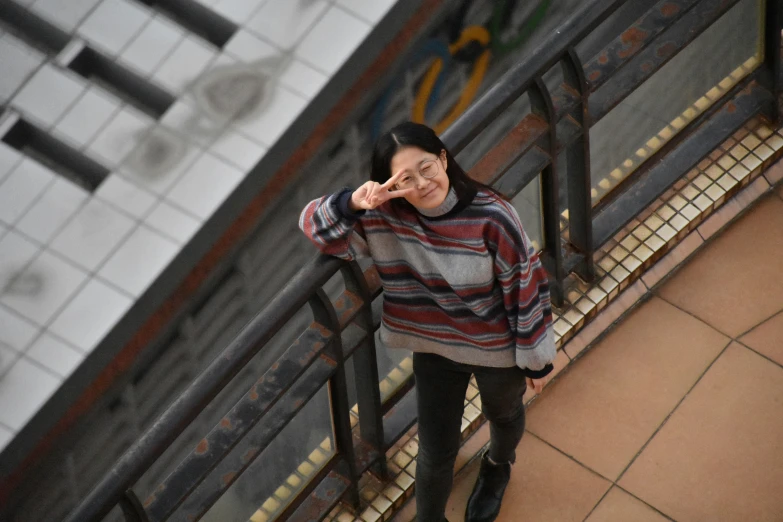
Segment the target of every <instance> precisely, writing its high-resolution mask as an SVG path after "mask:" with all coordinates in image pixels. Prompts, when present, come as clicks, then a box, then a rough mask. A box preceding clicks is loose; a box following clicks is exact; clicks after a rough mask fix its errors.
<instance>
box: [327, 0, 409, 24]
mask: <svg viewBox="0 0 783 522" xmlns="http://www.w3.org/2000/svg"><path fill="white" fill-rule="evenodd" d="M336 3H337V5H339V6H340V7H343V8H345V9H346V10H348V11H351V12H352V13H354V14H355V15H357V16H359V17H360V18H363V19H364V21H365V22H368V23H371V24H373V25H374V24H377V23H378V22H380V21H381V19H382V18H383V16H384V15H385V14H386V13H387V12H388V11H389V9H391V8H392V6H393V5H394V4H395V3H396V0H336Z"/></svg>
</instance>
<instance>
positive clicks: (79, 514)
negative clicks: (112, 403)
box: [65, 255, 343, 522]
mask: <svg viewBox="0 0 783 522" xmlns="http://www.w3.org/2000/svg"><path fill="white" fill-rule="evenodd" d="M342 264H343V261H340V260H339V259H337V258H334V257H329V256H324V255H318V256H316V257H315V258H313V259H312V260H311V261H310V262H309V263H307V264H306V265H305V266H304V267H302V269H301V270H299V272H297V273H296V275H295V276H294V278H293V279H292V280H291V282H290V283H288V284H287V285H286V286H285V287H284V288H283V289H282V290H281V291H280V293H278V294H277V295H276V296H275V297H274V298H272V300H271V301H270V302H269V304H268V305H267V306H265V307H264V309H263V310H262V311H261V312H259V314H258V315H256V316H255V317H254V318H253V319H252V320H251V321H250V322H249V323H248V324H247V325H246V326H245V327H244V328H243V329H242V331H241V332H240V333H239V335H238V336H237V337H236V338H235V339H234V340H233V341H232V342H231V344H229V345H228V346H227V347H226V349H225V350H223V351H222V352H221V354H220V355H219V356H218V357H216V358H215V359H214V360H213V361H212V362H211V363H210V364H209V366H207V368H206V369H205V370H204V371H203V372H201V374H200V375H199V376H198V377H196V379H195V380H194V381H193V382H191V383H190V385H189V386H188V387H187V388H186V389H185V391H183V392H182V394H181V395H180V396H179V397H177V399H176V400H174V402H172V403H171V405H170V406H169V407H168V408H166V411H164V412H163V414H162V415H161V416H160V417H159V418H158V419H157V420H156V421H155V423H154V424H153V425H152V426H151V427H150V428H149V429H148V430H147V431H146V432H144V434H143V435H142V436H141V437H140V438H139V439H138V440H137V441H136V442H135V443H134V444H133V445H132V446H131V447H130V448H129V449H128V450H127V451H126V452H125V453H124V454H123V455H122V457H120V459H119V460H118V461H117V462H116V463H115V465H114V466H112V469H111V471H110V472H109V473H107V474H106V475H105V476H104V477H103V478H102V479H101V481H100V482H99V483H98V484H97V485H96V486H95V487H94V488H93V489H92V490H91V491H90V493H88V494H87V496H86V497H85V499H84V500H83V501H82V502H81V503H80V504H79V506H78V507H77V508H76V509H75V510H74V511H73V512H71V514H70V515H69V516H68V517H67V518H66V519H65V520H66V521H67V522H85V521H88V520H100V519H101V518H102V517H104V516H106V515H107V514H108V513H109V511H111V510H112V508H113V507H114V506H115V505H117V503H118V502H119V501H120V499H121V498H122V496H123V494H124V492H125V490H126V489H127V488H129V487H130V486H131V485H132V484H133V483H135V482H136V481H137V480H138V479H139V478H140V477H141V476H142V475H143V474H144V472H145V471H146V470H147V469H148V468H149V467H150V466H151V465H152V464H153V463H154V462H155V460H156V459H157V458H158V457H160V456H161V455H162V454H163V452H164V451H165V450H166V449H167V448H168V447H169V445H170V444H171V443H172V442H174V440H176V438H177V437H178V436H179V435H180V434H181V433H182V431H183V430H184V429H185V427H187V425H188V424H189V423H190V422H192V421H193V420H194V419H195V418H196V417H197V416H198V415H199V413H201V411H202V410H203V408H204V406H206V405H207V404H208V403H209V401H211V400H212V399H214V398H215V397H216V396H217V394H218V393H219V392H220V391H221V390H222V389H223V388H224V387H225V385H226V384H227V383H228V382H229V381H230V380H231V379H232V378H233V377H234V376H235V375H236V374H237V373H238V372H239V371H240V370H241V369H242V368H243V367H244V366H245V365H246V364H247V362H248V361H249V360H250V359H251V358H252V357H253V356H254V355H255V354H256V353H257V352H258V351H259V350H260V349H261V348H262V347H263V346H264V345H265V344H266V343H267V342H269V340H270V339H272V337H274V335H275V334H276V333H277V332H278V331H279V330H280V329H281V328H282V327H283V326H284V325H285V324H286V322H287V321H288V320H289V319H290V318H291V316H292V315H293V313H295V312H296V311H298V310H299V309H301V308H302V307H303V306H304V305H306V304H307V302H308V300H309V298H310V296H312V295H313V294H315V293H316V292H317V291H318V290H319V289H320V288H321V286H323V285H324V284H325V283H326V282H327V281H328V280H329V278H331V277H332V276H333V275H334V274H336V273H337V272H338V271H339V270H340V267H341V266H342Z"/></svg>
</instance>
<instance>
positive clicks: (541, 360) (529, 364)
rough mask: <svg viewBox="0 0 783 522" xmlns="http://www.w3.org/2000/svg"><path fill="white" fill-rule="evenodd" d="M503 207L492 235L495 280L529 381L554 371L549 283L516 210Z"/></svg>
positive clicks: (553, 337)
mask: <svg viewBox="0 0 783 522" xmlns="http://www.w3.org/2000/svg"><path fill="white" fill-rule="evenodd" d="M502 206H503V207H504V209H505V211H504V212H502V214H503V216H502V218H500V219H499V220H498V222H497V223H496V226H495V233H493V234H492V235H493V236H494V237H493V240H494V242H495V243H496V244H495V248H496V251H495V259H494V270H495V277H496V278H497V281H498V282H499V284H500V287H501V288H502V291H503V303H504V305H505V309H506V313H507V315H508V323H509V326H510V327H511V330H512V332H514V333H515V336H516V362H517V366H519V367H520V368H522V369H523V370H525V374H526V375H527V376H528V377H531V378H534V379H536V378H541V377H544V376H546V375H547V374H549V372H551V371H552V369H553V365H552V362H553V361H554V359H555V355H556V348H555V336H554V331H553V329H552V305H551V302H550V295H549V279H548V277H547V273H546V270H545V269H544V266H543V265H542V263H541V260H540V259H539V257H538V254H537V253H536V252H535V249H534V248H533V246H532V245H531V244H530V240H529V239H528V237H527V235H526V234H525V232H524V230H523V229H522V224H521V222H520V220H519V215H518V214H517V212H516V210H515V209H514V207H512V206H511V205H509V204H507V203H505V202H502Z"/></svg>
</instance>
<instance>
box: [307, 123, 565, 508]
mask: <svg viewBox="0 0 783 522" xmlns="http://www.w3.org/2000/svg"><path fill="white" fill-rule="evenodd" d="M370 177H371V180H372V181H368V182H367V183H365V184H364V185H362V186H361V187H359V188H358V189H357V190H355V191H351V190H348V189H345V190H342V191H340V192H338V193H336V194H332V195H330V196H324V197H322V198H319V199H316V200H315V201H312V202H311V203H310V204H308V205H307V207H305V209H304V210H303V211H302V215H301V218H300V221H299V226H300V228H301V229H302V231H304V233H305V234H306V235H307V237H308V238H309V239H310V240H311V241H312V242H313V243H314V244H315V245H316V246H317V247H318V248H319V249H320V250H321V251H322V252H324V253H325V254H329V255H333V256H337V257H340V258H343V259H349V260H350V259H355V258H358V257H364V256H368V255H369V256H371V257H372V259H373V261H374V262H375V266H376V268H377V270H378V274H379V275H380V278H381V282H382V284H383V289H384V293H383V320H382V323H381V330H380V338H381V341H382V343H383V344H385V345H386V346H389V347H395V348H405V349H409V350H412V351H413V373H414V375H415V378H416V396H417V405H418V411H419V424H418V433H419V455H418V462H417V467H416V505H417V510H418V520H420V521H422V522H442V521H443V520H445V509H446V502H447V500H448V497H449V494H450V492H451V486H452V479H453V469H454V461H455V459H456V456H457V452H458V450H459V445H460V426H461V422H462V413H463V408H464V399H465V393H466V391H467V386H468V382H469V380H470V376H471V374H473V375H475V376H476V383H477V384H478V387H479V391H480V393H481V403H482V409H483V412H484V414H485V416H486V417H487V419H488V420H489V423H490V434H491V436H490V444H489V449H488V451H486V452H485V453H484V455H483V456H482V461H481V468H480V472H479V478H478V480H477V482H476V485H475V487H474V489H473V493H472V495H471V497H470V500H469V501H468V507H467V511H466V515H465V518H466V520H468V521H471V522H479V521H480V522H484V521H491V520H495V518H496V517H497V514H498V512H499V511H500V502H501V499H502V496H503V492H504V491H505V489H506V485H507V484H508V480H509V477H510V475H511V464H513V462H514V459H515V449H516V447H517V444H518V443H519V441H520V439H521V437H522V434H523V432H524V429H525V410H524V405H523V402H522V395H523V394H524V392H525V387H526V379H527V384H529V385H531V386H532V387H533V388H534V389H535V390H536V392H540V391H541V390H542V388H543V386H544V384H545V383H546V380H547V375H548V374H549V372H550V371H552V361H553V359H554V357H555V344H554V335H553V333H552V328H551V325H552V312H551V306H550V298H549V286H548V282H547V275H546V272H545V270H544V268H543V267H542V265H541V262H540V261H539V259H538V256H537V255H536V253H535V251H534V249H533V248H532V246H531V245H530V241H529V240H528V238H527V236H526V235H525V233H524V231H523V230H522V225H521V223H520V220H519V216H518V215H517V213H516V210H514V207H512V206H511V205H510V204H509V203H508V202H506V201H505V200H503V198H502V197H500V196H499V195H498V194H497V193H495V192H494V191H493V190H492V189H491V188H489V187H486V186H484V185H481V184H479V183H477V182H475V181H473V180H472V179H470V178H469V177H468V176H467V175H466V174H465V171H464V170H462V168H460V166H459V165H458V164H457V163H456V161H454V158H453V157H452V156H451V154H450V153H449V152H448V151H447V150H446V148H445V146H444V145H443V143H442V142H441V140H440V139H439V138H438V137H437V136H436V135H435V133H434V132H433V131H432V130H431V129H430V128H428V127H426V126H424V125H420V124H415V123H403V124H402V125H399V126H397V127H395V128H393V129H392V130H391V131H389V132H388V133H387V134H385V135H384V136H382V137H381V138H380V139H379V140H378V143H377V144H376V146H375V150H374V151H373V156H372V172H371V176H370Z"/></svg>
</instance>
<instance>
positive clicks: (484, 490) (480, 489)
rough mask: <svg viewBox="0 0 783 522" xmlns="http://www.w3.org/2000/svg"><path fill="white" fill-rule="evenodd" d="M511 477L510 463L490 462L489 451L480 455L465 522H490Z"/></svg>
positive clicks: (494, 516) (497, 511)
mask: <svg viewBox="0 0 783 522" xmlns="http://www.w3.org/2000/svg"><path fill="white" fill-rule="evenodd" d="M510 478H511V463H509V462H504V463H502V464H492V463H491V462H490V461H489V453H484V455H483V456H482V457H481V469H480V470H479V476H478V480H476V485H475V486H473V493H471V495H470V499H469V500H468V507H467V509H466V510H465V522H492V521H493V520H495V519H496V518H497V516H498V513H500V502H501V500H503V493H504V492H505V491H506V486H507V485H508V480H509V479H510Z"/></svg>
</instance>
